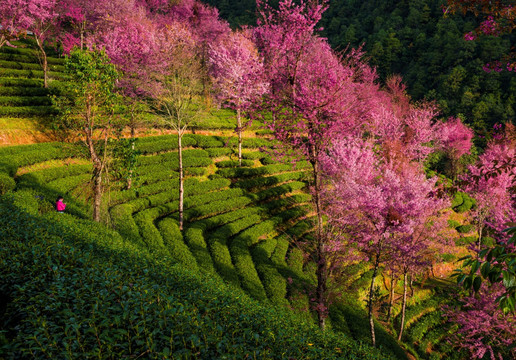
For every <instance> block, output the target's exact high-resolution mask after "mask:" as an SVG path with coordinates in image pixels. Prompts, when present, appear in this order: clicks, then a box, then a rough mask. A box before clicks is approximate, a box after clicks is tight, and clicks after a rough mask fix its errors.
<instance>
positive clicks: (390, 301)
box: [387, 274, 396, 322]
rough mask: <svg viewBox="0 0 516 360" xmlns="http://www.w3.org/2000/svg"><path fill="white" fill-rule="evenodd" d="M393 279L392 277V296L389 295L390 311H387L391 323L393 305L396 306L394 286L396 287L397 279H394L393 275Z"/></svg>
mask: <svg viewBox="0 0 516 360" xmlns="http://www.w3.org/2000/svg"><path fill="white" fill-rule="evenodd" d="M391 275H392V277H391V290H390V294H389V309H388V310H387V322H389V321H391V316H392V305H393V304H394V286H395V285H396V284H395V283H394V281H395V279H394V274H391Z"/></svg>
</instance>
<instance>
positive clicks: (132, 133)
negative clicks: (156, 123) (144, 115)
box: [127, 114, 136, 190]
mask: <svg viewBox="0 0 516 360" xmlns="http://www.w3.org/2000/svg"><path fill="white" fill-rule="evenodd" d="M131 118H133V120H132V121H131V140H132V142H131V151H132V154H131V155H134V137H135V135H136V134H135V130H134V116H133V115H132V114H131ZM131 166H132V165H131ZM133 171H134V170H133V168H132V167H131V168H130V169H129V174H128V175H127V190H129V189H131V186H132V185H133Z"/></svg>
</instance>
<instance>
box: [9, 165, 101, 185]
mask: <svg viewBox="0 0 516 360" xmlns="http://www.w3.org/2000/svg"><path fill="white" fill-rule="evenodd" d="M92 168H93V167H92V166H91V165H89V164H87V165H67V166H61V167H53V168H50V169H43V170H38V171H32V172H30V173H26V174H23V175H21V176H19V177H18V178H17V181H18V184H24V183H26V184H31V183H38V184H46V183H48V182H50V181H54V180H57V179H61V178H65V177H68V176H76V175H83V174H86V173H90V172H91V171H92Z"/></svg>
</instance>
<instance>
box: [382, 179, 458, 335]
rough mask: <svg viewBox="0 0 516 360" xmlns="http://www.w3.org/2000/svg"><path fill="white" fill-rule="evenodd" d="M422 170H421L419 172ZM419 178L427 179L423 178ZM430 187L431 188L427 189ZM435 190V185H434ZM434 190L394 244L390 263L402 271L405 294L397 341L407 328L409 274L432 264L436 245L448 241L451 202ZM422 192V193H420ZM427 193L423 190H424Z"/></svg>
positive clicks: (425, 198) (420, 203)
mask: <svg viewBox="0 0 516 360" xmlns="http://www.w3.org/2000/svg"><path fill="white" fill-rule="evenodd" d="M421 174H422V172H421V171H419V175H421ZM419 181H422V182H424V180H423V179H422V178H420V179H419ZM427 190H428V189H427ZM434 191H435V188H434ZM434 194H435V193H433V192H432V191H429V192H427V193H426V196H424V197H422V198H421V199H420V202H419V203H418V205H420V206H421V208H420V212H419V214H417V216H415V217H414V219H413V220H414V224H413V227H412V229H411V230H412V232H411V233H407V234H400V238H399V242H398V243H397V244H396V246H395V247H394V248H393V252H392V254H391V258H390V263H391V264H389V265H390V267H392V268H395V269H396V270H397V271H396V272H397V273H401V274H402V275H403V297H402V303H401V321H400V330H399V332H398V341H401V338H402V336H403V331H404V330H405V310H406V306H407V285H408V277H409V275H410V276H412V275H416V274H418V273H421V272H423V270H424V269H428V268H429V267H430V266H431V265H432V261H433V258H434V254H435V252H436V250H437V249H440V248H442V247H443V246H444V245H445V244H446V240H445V239H444V237H443V236H441V234H440V232H441V231H443V230H444V229H445V228H446V227H447V225H448V224H447V222H446V219H445V218H444V216H443V214H442V213H441V211H442V210H443V209H444V208H445V207H447V206H449V201H446V200H444V199H440V198H438V197H437V196H435V195H434ZM419 195H420V196H421V195H422V193H419ZM423 195H424V193H423Z"/></svg>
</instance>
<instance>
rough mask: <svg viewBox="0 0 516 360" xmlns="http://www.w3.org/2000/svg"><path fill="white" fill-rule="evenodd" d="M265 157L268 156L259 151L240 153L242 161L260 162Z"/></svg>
mask: <svg viewBox="0 0 516 360" xmlns="http://www.w3.org/2000/svg"><path fill="white" fill-rule="evenodd" d="M266 156H268V154H267V153H264V152H261V151H254V152H242V159H249V160H260V159H263V158H264V157H266Z"/></svg>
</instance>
